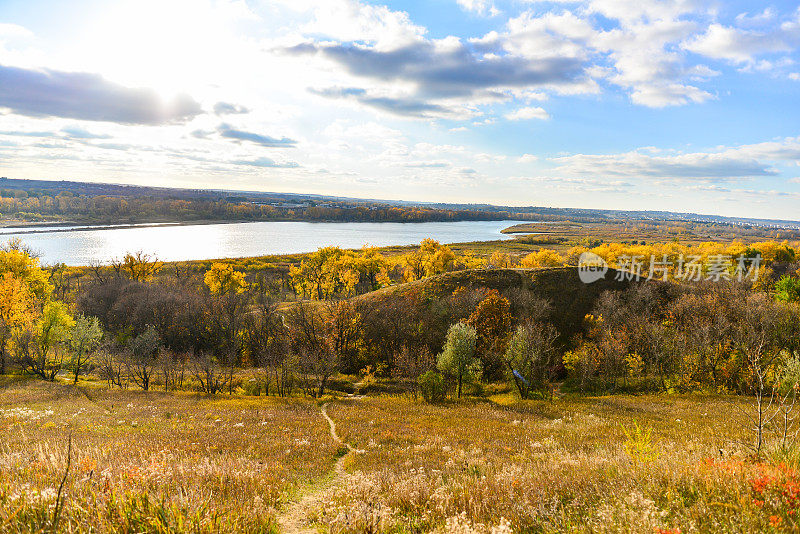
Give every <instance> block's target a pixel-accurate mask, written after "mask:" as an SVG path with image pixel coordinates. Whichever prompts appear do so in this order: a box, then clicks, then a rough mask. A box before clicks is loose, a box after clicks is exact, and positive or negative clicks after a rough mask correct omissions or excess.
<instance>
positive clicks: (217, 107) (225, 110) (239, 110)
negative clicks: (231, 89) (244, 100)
mask: <svg viewBox="0 0 800 534" xmlns="http://www.w3.org/2000/svg"><path fill="white" fill-rule="evenodd" d="M246 113H250V110H249V109H247V108H246V107H244V106H240V105H237V104H231V103H229V102H217V103H216V104H214V114H215V115H243V114H246Z"/></svg>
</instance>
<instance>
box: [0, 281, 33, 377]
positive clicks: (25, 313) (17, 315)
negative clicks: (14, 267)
mask: <svg viewBox="0 0 800 534" xmlns="http://www.w3.org/2000/svg"><path fill="white" fill-rule="evenodd" d="M33 304H34V300H33V294H32V293H31V291H30V289H29V288H28V286H27V285H25V284H24V283H23V282H22V280H19V279H18V278H16V277H14V275H13V274H12V273H10V272H6V273H3V275H2V277H0V374H5V372H6V359H7V354H8V345H9V342H10V341H11V337H12V334H13V333H14V332H15V331H16V330H18V329H20V328H22V327H23V326H25V325H26V324H28V323H30V322H32V320H33V315H34V306H33Z"/></svg>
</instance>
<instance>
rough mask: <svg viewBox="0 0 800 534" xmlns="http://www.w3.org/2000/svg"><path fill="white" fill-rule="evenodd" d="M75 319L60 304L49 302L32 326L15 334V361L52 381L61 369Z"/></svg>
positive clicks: (31, 371) (30, 371)
mask: <svg viewBox="0 0 800 534" xmlns="http://www.w3.org/2000/svg"><path fill="white" fill-rule="evenodd" d="M74 325H75V320H74V319H73V318H72V317H71V316H70V314H69V313H68V312H67V308H66V306H65V305H64V303H62V302H59V301H50V302H48V303H47V304H45V305H44V308H43V309H42V314H41V316H40V317H39V318H38V320H37V321H36V322H35V323H34V325H33V327H32V328H31V327H27V328H23V329H21V330H20V331H18V332H17V334H16V336H15V339H14V348H15V350H16V353H17V359H18V360H19V362H20V364H21V365H22V367H23V369H25V370H26V371H27V372H28V373H30V374H33V375H36V376H38V377H40V378H42V379H44V380H49V381H51V382H52V381H53V380H55V378H56V375H57V374H58V372H59V371H60V370H61V368H62V367H63V363H64V362H63V359H64V350H63V349H64V345H66V343H67V342H68V340H69V334H70V330H71V329H72V327H73V326H74Z"/></svg>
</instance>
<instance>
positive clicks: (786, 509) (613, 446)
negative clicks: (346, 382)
mask: <svg viewBox="0 0 800 534" xmlns="http://www.w3.org/2000/svg"><path fill="white" fill-rule="evenodd" d="M745 402H746V401H744V400H742V399H735V398H731V397H716V396H638V397H629V396H615V397H593V398H590V397H572V396H567V397H563V398H556V399H555V400H554V401H552V402H548V401H526V402H519V401H516V400H514V399H512V398H510V397H505V396H495V397H492V398H489V399H484V400H465V401H463V402H460V403H452V404H445V405H442V406H430V405H425V404H422V403H420V402H415V401H413V400H411V399H410V398H406V397H366V398H362V399H339V400H331V402H329V404H328V405H327V413H328V414H329V415H330V417H331V418H332V420H333V421H335V424H336V427H337V431H338V435H339V436H341V438H342V440H343V441H344V442H346V443H349V444H350V445H352V446H353V447H354V448H355V449H357V450H356V451H355V452H351V453H349V454H347V455H346V456H344V457H342V455H344V454H345V453H346V449H345V448H344V447H343V445H342V444H341V443H337V442H336V441H334V439H333V438H332V436H331V434H330V428H329V425H328V423H327V422H326V420H325V419H323V417H322V416H321V413H320V407H319V406H318V405H317V404H314V403H311V402H309V401H306V400H302V399H290V400H286V401H281V400H277V399H272V398H264V397H244V396H234V397H228V396H220V397H217V398H209V397H202V396H198V395H194V394H163V393H154V392H150V393H147V394H145V393H140V392H131V391H113V392H109V391H106V390H103V389H100V388H94V387H89V388H83V389H78V388H74V387H72V386H68V385H63V384H45V383H42V382H37V381H28V380H25V381H22V380H16V381H14V380H10V381H9V380H7V381H6V382H4V383H3V384H2V388H1V389H0V531H3V532H40V531H48V529H52V526H51V525H52V522H53V520H54V518H58V529H57V530H59V531H63V532H88V531H99V532H109V531H117V532H220V531H224V532H230V531H242V532H280V531H293V530H294V531H300V530H303V529H310V530H308V531H311V532H313V531H315V529H316V530H320V531H326V532H409V533H411V532H431V531H438V532H487V533H488V532H496V533H500V532H512V531H513V532H571V531H577V532H673V533H674V532H759V531H784V530H785V531H791V530H795V529H797V523H795V513H796V510H797V507H798V499H800V478H798V475H797V474H796V472H795V470H794V464H793V463H792V462H790V463H788V464H786V463H783V462H784V461H790V460H791V459H787V458H786V457H777V456H774V457H769V456H768V458H767V459H766V460H762V461H758V462H756V461H753V460H751V459H748V457H747V453H746V449H745V448H744V446H743V445H742V444H741V442H742V441H747V440H748V439H750V436H749V434H748V432H749V431H748V430H747V429H746V428H745V427H744V426H743V425H742V424H741V422H742V421H743V416H742V414H741V412H740V411H739V409H737V408H736V407H735V406H734V404H736V403H738V404H740V405H741V406H745ZM637 427H638V428H639V429H640V431H641V432H640V433H638V434H637V430H636V429H637ZM648 432H651V434H650V436H649V438H648V437H647V434H648ZM70 435H71V436H72V450H71V454H70V458H71V460H70V467H69V470H68V471H67V451H68V442H69V436H70ZM339 458H341V460H340V461H338V462H337V459H339ZM65 473H68V474H67V476H66V478H65V482H64V486H63V489H62V494H61V497H60V498H59V495H58V489H59V485H60V483H61V480H62V478H64V474H65ZM61 503H63V505H62V504H61ZM297 503H302V507H298V506H297ZM62 506H63V510H61V511H60V512H59V510H58V509H59V508H61V507H62ZM290 516H291V517H290ZM297 525H302V529H301V528H297Z"/></svg>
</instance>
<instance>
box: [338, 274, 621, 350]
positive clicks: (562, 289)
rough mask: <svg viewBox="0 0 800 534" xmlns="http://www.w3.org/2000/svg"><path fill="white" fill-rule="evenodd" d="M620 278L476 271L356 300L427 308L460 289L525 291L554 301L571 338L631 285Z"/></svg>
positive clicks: (558, 320) (558, 321)
mask: <svg viewBox="0 0 800 534" xmlns="http://www.w3.org/2000/svg"><path fill="white" fill-rule="evenodd" d="M616 275H617V271H616V270H614V269H609V271H608V273H607V274H606V277H605V279H604V280H599V281H597V282H595V283H593V284H584V283H583V282H581V280H580V278H579V277H578V269H577V267H556V268H550V269H472V270H464V271H455V272H449V273H444V274H440V275H436V276H431V277H429V278H425V279H423V280H417V281H415V282H409V283H405V284H399V285H396V286H391V287H387V288H384V289H380V290H378V291H373V292H371V293H367V294H365V295H361V296H358V297H354V299H353V300H355V301H361V302H366V303H370V304H372V305H375V304H381V303H383V302H385V301H391V300H401V301H408V302H412V303H413V302H416V303H422V304H424V303H429V302H431V301H433V300H435V299H442V298H446V297H448V296H450V295H452V294H453V292H454V291H456V290H457V289H458V288H465V289H480V288H485V289H494V290H497V291H499V292H500V293H502V294H506V293H509V292H511V291H514V290H524V291H525V292H529V294H530V295H531V296H533V297H537V298H543V299H545V300H548V301H550V303H551V304H552V310H551V320H552V322H553V324H554V325H555V326H556V327H557V328H558V329H559V331H560V332H561V333H562V334H563V335H571V334H574V333H576V332H578V331H579V330H580V329H581V324H582V321H583V318H584V317H585V316H586V314H587V313H590V312H591V311H592V307H593V306H594V303H595V301H596V300H597V298H598V297H599V296H600V295H601V294H602V293H603V292H604V291H608V290H621V289H626V288H627V287H629V286H630V284H631V282H629V281H616V280H615V277H616Z"/></svg>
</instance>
